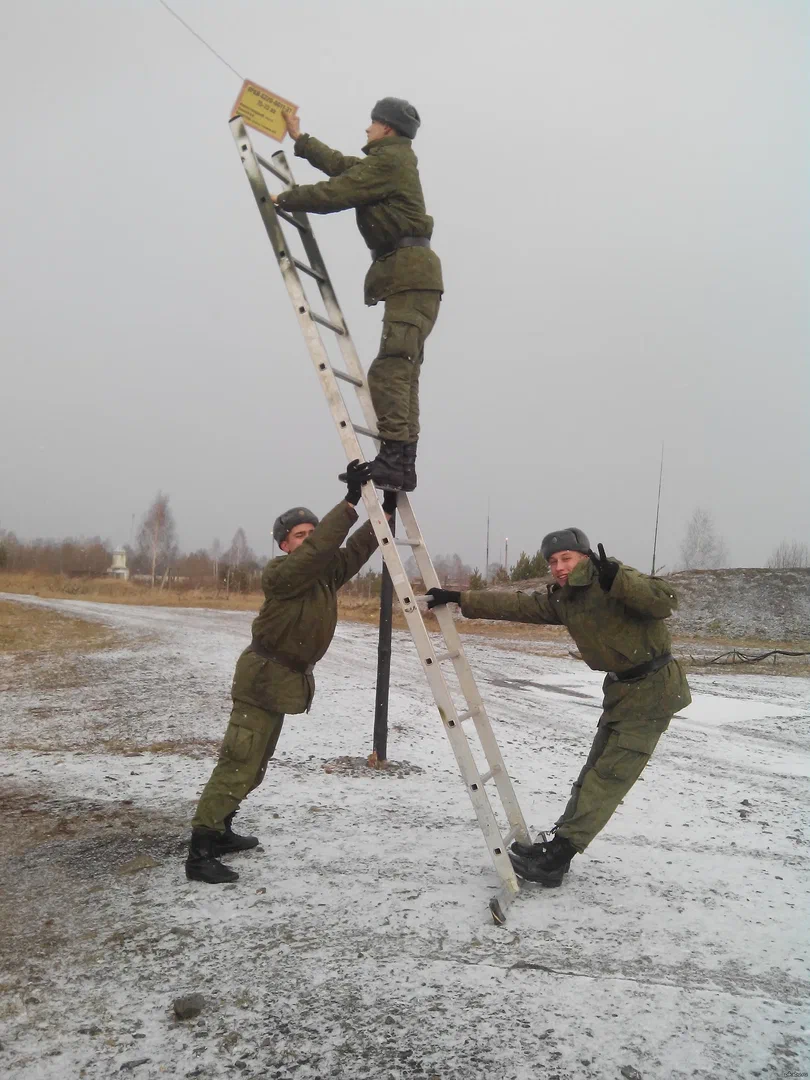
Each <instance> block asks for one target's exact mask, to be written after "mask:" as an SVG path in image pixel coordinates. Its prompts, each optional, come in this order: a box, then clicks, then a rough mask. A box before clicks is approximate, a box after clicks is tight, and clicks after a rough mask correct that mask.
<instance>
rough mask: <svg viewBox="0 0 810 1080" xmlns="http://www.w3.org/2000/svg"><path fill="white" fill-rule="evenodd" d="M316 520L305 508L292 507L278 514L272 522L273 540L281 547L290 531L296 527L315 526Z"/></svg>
mask: <svg viewBox="0 0 810 1080" xmlns="http://www.w3.org/2000/svg"><path fill="white" fill-rule="evenodd" d="M317 524H318V518H316V517H315V515H314V514H313V513H312V511H311V510H307V508H306V507H305V506H294V507H293V508H292V509H291V510H285V512H284V513H283V514H279V516H278V517H277V518H276V520H275V521H274V522H273V539H274V540H275V542H276V543H277V544H278V545H279V547H281V544H282V541H284V540H286V539H287V536H288V535H289V532H290V529H294V528H295V526H296V525H317Z"/></svg>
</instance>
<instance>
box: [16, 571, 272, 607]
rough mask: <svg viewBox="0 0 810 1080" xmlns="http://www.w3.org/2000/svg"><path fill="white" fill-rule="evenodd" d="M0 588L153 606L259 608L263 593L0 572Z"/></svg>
mask: <svg viewBox="0 0 810 1080" xmlns="http://www.w3.org/2000/svg"><path fill="white" fill-rule="evenodd" d="M0 592H7V593H17V594H19V595H22V596H41V597H45V598H48V599H55V600H93V601H96V602H97V603H102V604H147V605H149V606H150V607H203V608H216V609H224V610H226V611H258V609H259V608H260V607H261V604H262V600H263V599H264V597H263V596H262V594H261V593H260V592H256V593H245V594H240V593H232V594H231V595H230V596H229V597H228V596H226V595H225V593H224V592H222V591H221V590H220V591H217V590H216V589H212V588H199V589H161V588H158V587H156V588H154V589H153V588H151V587H150V586H149V585H144V584H142V583H141V582H137V581H119V580H117V579H115V578H69V577H65V576H64V575H61V574H38V573H35V572H33V571H31V572H27V573H24V574H14V573H0Z"/></svg>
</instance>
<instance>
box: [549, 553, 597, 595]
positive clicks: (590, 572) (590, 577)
mask: <svg viewBox="0 0 810 1080" xmlns="http://www.w3.org/2000/svg"><path fill="white" fill-rule="evenodd" d="M595 580H596V567H595V566H594V565H593V563H592V562H591V560H590V559H583V560H582V562H581V563H577V565H576V566H575V567H574V569H573V570H572V571H571V573H570V574H569V575H568V581H566V583H565V585H558V584H557V583H556V581H555V582H554V584H553V585H551V586H550V588H549V592H554V593H559V592H562V590H563V589H569V590H574V589H584V588H587V586H588V585H591V584H592V583H593V582H594V581H595ZM569 595H570V593H569Z"/></svg>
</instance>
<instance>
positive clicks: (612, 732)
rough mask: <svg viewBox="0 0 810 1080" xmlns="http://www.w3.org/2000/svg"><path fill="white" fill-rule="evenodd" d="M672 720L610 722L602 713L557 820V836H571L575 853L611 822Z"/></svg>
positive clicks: (629, 718)
mask: <svg viewBox="0 0 810 1080" xmlns="http://www.w3.org/2000/svg"><path fill="white" fill-rule="evenodd" d="M671 719H672V717H665V718H664V719H658V720H647V719H644V718H636V717H626V718H624V719H622V720H619V721H616V722H615V723H611V722H610V719H609V713H603V714H602V716H601V717H600V720H599V727H598V728H597V731H596V738H595V739H594V740H593V745H592V746H591V752H590V753H589V754H588V758H587V761H586V762H585V765H584V766H583V768H582V771H581V772H580V774H579V776H578V777H577V779H576V780H575V781H574V786H573V787H572V788H571V797H570V798H569V800H568V805H567V806H566V808H565V810H564V811H563V813H562V815H561V816H560V817H559V818H558V820H557V823H556V828H557V834H558V835H559V836H564V837H566V839H568V840H570V841H571V843H572V844H573V845H574V847H575V848H576V849H577V851H584V850H585V848H586V847H587V846H588V844H590V842H591V840H593V838H594V837H595V836H596V835H597V833H600V832H601V831H602V829H604V827H605V825H607V823H608V821H609V820H610V818H611V817H612V816H613V812H614V811H615V809H616V807H617V806H618V805H619V803H620V802H621V801H622V799H623V798H624V797H625V795H626V794H627V793H628V791H629V790H630V788H631V787H632V786H633V784H635V782H636V780H638V778H639V776H641V774H642V772H643V771H644V768H645V766H646V764H647V762H648V761H649V760H650V755H651V754H652V752H653V750H655V748H656V746H657V745H658V740H659V739H660V738H661V736H662V735H663V733H664V732H665V731H666V729H667V728H668V727H669V722H670V720H671Z"/></svg>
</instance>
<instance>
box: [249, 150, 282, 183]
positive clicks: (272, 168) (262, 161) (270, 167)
mask: <svg viewBox="0 0 810 1080" xmlns="http://www.w3.org/2000/svg"><path fill="white" fill-rule="evenodd" d="M256 160H257V161H258V163H259V164H260V165H261V167H262V168H263V169H267V171H268V172H271V173H272V174H273V176H275V177H277V178H278V179H279V180H280V181H281V182H282V184H289V182H290V178H289V176H285V175H284V173H283V172H279V170H278V169H277V168H276V167H275V165H271V164H270V162H269V161H266V160H265V159H264V158H263V157H260V156H259V155H258V154H257V155H256Z"/></svg>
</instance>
